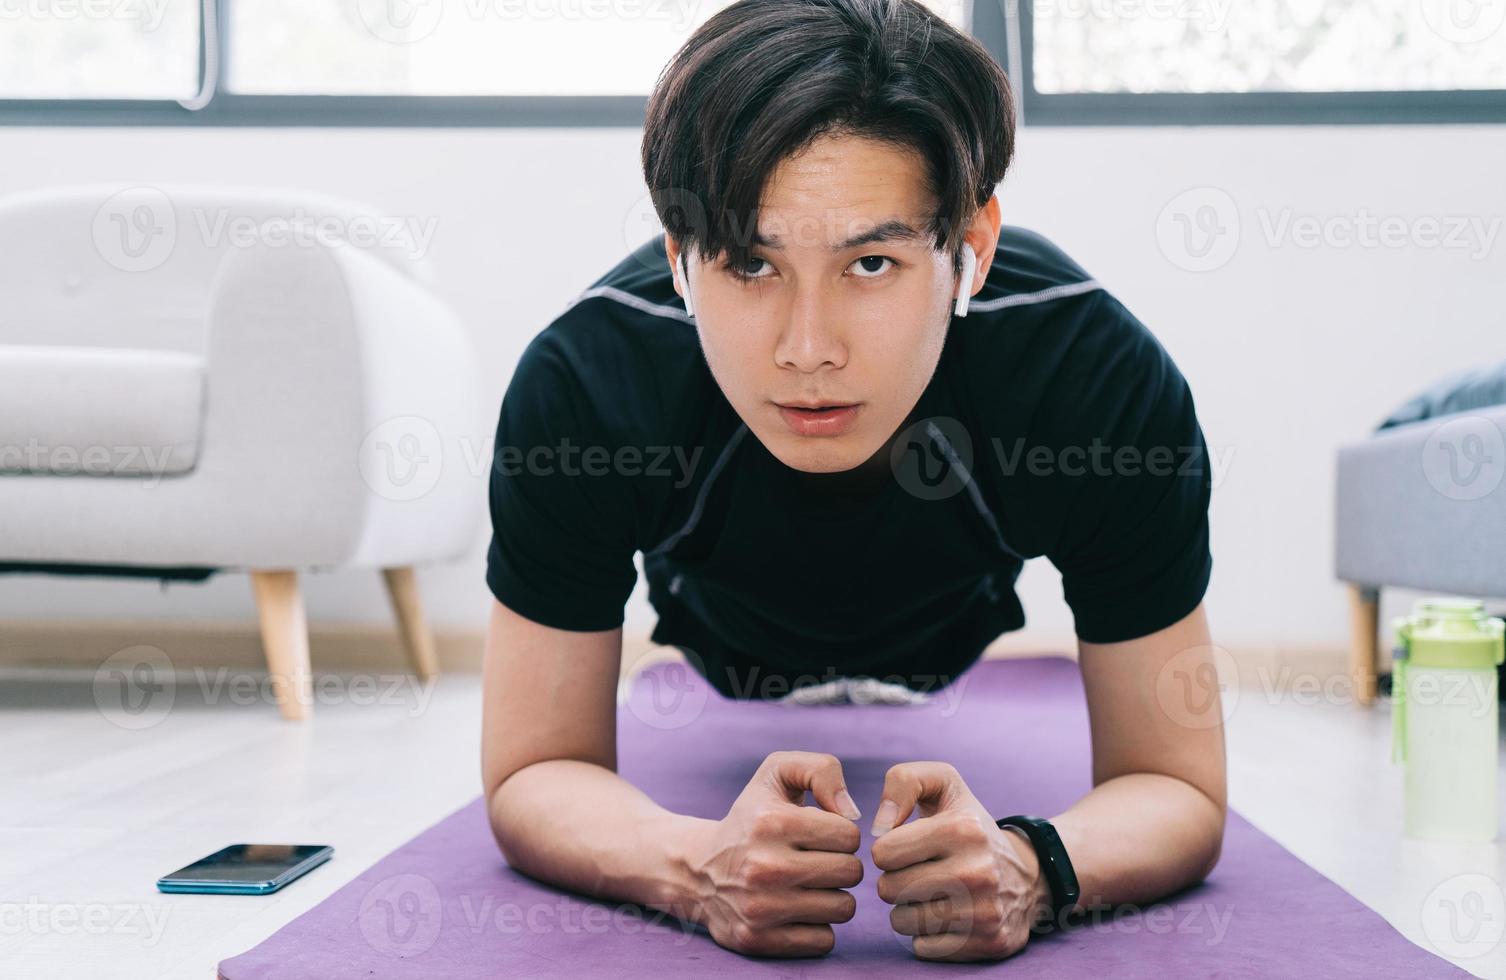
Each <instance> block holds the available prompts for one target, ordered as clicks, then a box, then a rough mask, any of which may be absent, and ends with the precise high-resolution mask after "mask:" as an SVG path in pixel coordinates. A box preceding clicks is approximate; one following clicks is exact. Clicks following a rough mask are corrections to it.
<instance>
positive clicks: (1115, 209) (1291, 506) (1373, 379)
mask: <svg viewBox="0 0 1506 980" xmlns="http://www.w3.org/2000/svg"><path fill="white" fill-rule="evenodd" d="M638 138H639V133H638V131H636V130H626V129H607V130H497V131H470V130H464V131H449V130H433V131H404V130H393V131H371V130H334V131H331V130H255V129H251V130H211V131H193V130H187V129H184V130H178V129H168V130H143V129H99V130H82V129H60V130H40V129H39V130H25V129H0V160H3V161H4V165H3V168H0V193H5V192H10V191H14V190H22V189H29V188H34V187H40V186H44V185H48V184H54V183H62V182H85V181H89V182H93V181H110V182H119V183H120V185H121V186H123V187H124V186H131V185H134V184H143V183H145V184H150V183H153V182H157V181H188V180H202V181H216V180H220V181H227V182H236V183H255V184H272V185H285V186H301V187H308V188H313V189H317V190H321V191H327V192H332V193H337V194H341V195H345V196H348V197H353V198H356V199H362V200H366V201H369V202H370V203H372V204H374V205H376V206H377V207H380V208H382V209H385V210H386V211H387V212H388V213H390V214H394V215H399V216H403V217H408V218H411V219H413V220H416V221H419V222H425V221H428V220H430V219H434V220H435V221H436V222H437V224H436V230H435V234H434V237H433V242H432V247H431V250H430V253H429V254H430V257H431V259H432V261H433V263H434V265H435V266H436V269H437V275H438V278H439V288H440V290H441V292H442V293H443V295H444V296H445V298H446V299H447V300H448V301H449V302H450V303H451V304H453V306H454V307H455V309H456V310H457V311H458V312H459V314H460V316H461V317H462V319H464V320H465V321H466V322H467V323H468V324H469V325H470V327H471V329H472V331H473V333H474V337H475V345H476V348H477V350H478V352H479V355H480V357H481V358H482V361H483V364H484V375H485V377H486V388H485V390H484V391H483V396H484V398H483V402H484V405H485V406H486V414H487V418H485V419H483V420H479V421H480V424H481V425H482V426H483V428H484V430H485V431H488V432H489V431H490V428H491V426H492V425H493V424H494V422H495V412H496V408H497V405H498V402H499V400H500V398H501V394H502V391H503V389H504V387H505V386H506V383H507V379H508V377H509V374H510V372H511V370H512V365H513V363H514V362H515V359H516V357H517V355H518V353H519V352H520V351H521V349H522V347H523V345H524V343H526V341H527V340H528V338H529V337H530V336H532V334H533V333H534V332H536V331H537V330H539V329H540V328H542V327H543V326H544V325H545V324H546V323H547V322H548V321H549V320H550V318H551V317H552V316H554V315H555V314H556V313H557V312H558V311H559V309H560V308H561V306H562V305H563V304H564V303H565V302H566V301H567V300H568V299H569V298H570V297H571V296H572V295H573V294H574V293H575V292H577V291H578V290H579V289H581V288H582V287H584V286H585V285H586V284H587V283H589V282H590V281H591V280H592V279H594V278H596V277H597V276H598V275H600V274H601V273H602V272H603V271H605V270H606V269H607V268H608V267H609V266H610V265H611V264H613V263H614V262H615V261H617V259H618V258H620V256H621V254H622V253H623V251H624V250H625V249H626V248H627V247H629V246H630V245H634V244H637V243H638V242H640V241H642V240H643V239H644V238H646V237H647V236H648V235H649V234H651V233H653V231H654V230H655V226H654V225H653V224H652V223H651V221H650V220H646V218H645V216H646V215H650V214H651V211H650V210H649V209H648V208H647V206H646V202H645V199H644V191H643V185H642V181H641V177H640V174H639V169H638ZM1503 165H1506V128H1502V127H1499V126H1479V127H1436V128H1435V127H1397V128H1370V127H1354V128H1350V127H1334V128H1328V127H1293V128H1284V127H1283V128H1275V127H1249V128H1187V129H1172V128H1154V129H1130V128H1114V127H1110V128H1100V129H1065V130H1063V129H1055V130H1053V129H1038V130H1027V131H1026V132H1024V133H1023V134H1022V137H1021V140H1020V149H1019V158H1018V165H1017V167H1016V169H1015V171H1014V172H1013V173H1012V174H1011V175H1010V177H1009V178H1007V179H1006V181H1005V183H1004V185H1003V187H1002V188H1001V191H1000V198H1001V201H1002V202H1003V205H1004V210H1005V215H1006V220H1007V221H1009V222H1011V223H1019V224H1024V225H1027V226H1029V227H1033V228H1035V229H1037V230H1039V231H1041V232H1043V233H1045V234H1047V235H1048V236H1050V237H1052V238H1054V239H1055V240H1056V241H1057V242H1059V243H1060V244H1061V245H1062V246H1064V247H1065V248H1066V249H1067V250H1068V251H1069V252H1070V253H1071V254H1073V255H1074V256H1075V257H1076V258H1077V259H1078V260H1079V261H1080V262H1081V263H1082V264H1083V265H1084V266H1085V267H1086V268H1087V269H1088V270H1089V271H1090V272H1092V273H1093V274H1095V275H1096V276H1098V277H1099V278H1100V279H1102V280H1103V281H1104V282H1106V283H1107V284H1108V285H1109V287H1110V288H1111V289H1113V290H1114V291H1115V292H1116V293H1117V294H1118V295H1119V296H1120V297H1121V298H1122V299H1123V300H1124V302H1125V303H1126V304H1127V305H1128V306H1129V307H1130V309H1131V310H1133V311H1134V312H1135V313H1136V314H1138V315H1139V316H1140V318H1141V319H1143V320H1144V321H1145V322H1146V323H1147V324H1148V325H1150V327H1151V329H1152V330H1153V331H1154V332H1155V333H1156V334H1157V335H1158V336H1159V337H1160V338H1161V339H1162V341H1163V343H1165V345H1166V346H1167V347H1168V349H1169V350H1170V351H1171V353H1172V354H1173V356H1174V357H1175V358H1176V359H1177V361H1178V362H1179V364H1180V365H1181V367H1182V370H1183V372H1184V373H1185V374H1186V375H1187V376H1188V378H1189V379H1190V381H1191V384H1192V388H1193V392H1194V395H1195V397H1196V398H1197V402H1198V408H1199V413H1200V415H1201V417H1202V419H1203V423H1204V428H1205V430H1206V433H1207V437H1208V440H1209V443H1210V444H1211V445H1212V446H1213V447H1214V448H1215V449H1216V450H1217V451H1218V452H1220V453H1224V454H1229V453H1232V456H1229V457H1227V458H1228V459H1229V460H1230V465H1229V468H1228V471H1227V474H1226V476H1225V477H1224V479H1223V480H1222V482H1221V483H1220V485H1219V486H1218V488H1217V491H1216V493H1215V497H1214V507H1213V517H1212V519H1213V534H1214V557H1215V562H1216V569H1215V574H1214V584H1213V589H1212V593H1211V596H1210V600H1209V601H1210V608H1211V610H1212V613H1213V616H1214V624H1215V630H1216V632H1217V634H1218V636H1219V638H1220V640H1222V641H1223V642H1227V643H1231V644H1233V643H1240V644H1280V645H1294V646H1305V645H1310V644H1324V643H1338V642H1340V641H1341V640H1342V637H1343V632H1344V624H1345V620H1344V607H1343V600H1342V593H1341V591H1340V590H1339V588H1338V587H1337V586H1336V585H1335V584H1334V582H1333V581H1332V575H1331V571H1330V569H1331V566H1332V561H1331V557H1330V555H1331V541H1332V526H1333V520H1332V514H1331V511H1332V501H1331V498H1332V470H1333V456H1334V448H1335V446H1337V445H1338V444H1339V443H1341V442H1343V441H1345V440H1348V439H1352V438H1355V437H1357V436H1360V435H1361V434H1363V433H1364V432H1366V431H1367V430H1368V429H1369V428H1371V427H1373V425H1374V424H1375V423H1376V422H1377V421H1378V420H1379V419H1381V418H1382V417H1383V416H1384V415H1385V414H1386V413H1387V412H1388V411H1389V410H1390V409H1391V407H1392V406H1393V405H1394V404H1395V403H1397V402H1399V401H1400V400H1402V399H1403V398H1404V397H1406V396H1408V395H1410V394H1412V393H1413V392H1414V391H1415V390H1416V389H1418V388H1420V387H1421V386H1422V385H1423V384H1425V383H1426V382H1428V381H1430V380H1431V379H1433V378H1434V377H1435V376H1437V375H1439V374H1441V373H1444V372H1447V371H1450V370H1453V369H1457V368H1460V367H1464V366H1467V365H1470V364H1472V363H1476V362H1480V361H1484V360H1498V359H1500V358H1502V357H1506V288H1503V287H1506V243H1503V242H1501V241H1499V240H1495V241H1494V242H1493V243H1492V247H1490V248H1489V249H1488V251H1486V250H1484V249H1483V247H1482V243H1481V241H1480V240H1476V241H1475V242H1474V245H1473V247H1472V248H1456V247H1443V246H1441V245H1430V244H1429V243H1428V241H1427V240H1426V239H1425V238H1424V239H1423V240H1421V241H1417V242H1414V243H1413V244H1411V245H1407V246H1405V247H1390V246H1387V245H1375V246H1371V247H1366V246H1363V245H1360V244H1357V243H1351V244H1347V245H1346V244H1329V245H1324V244H1317V245H1313V244H1311V243H1306V244H1304V243H1301V242H1299V241H1296V240H1294V239H1292V238H1290V237H1288V238H1286V239H1279V238H1278V237H1277V236H1276V234H1275V233H1273V232H1272V231H1270V230H1268V227H1267V226H1270V228H1271V229H1274V230H1275V232H1279V231H1280V230H1281V228H1282V227H1283V225H1282V219H1283V214H1284V213H1285V215H1286V217H1287V218H1288V219H1289V220H1290V221H1299V219H1303V218H1305V219H1307V220H1309V221H1311V220H1312V219H1323V220H1327V219H1333V218H1337V219H1339V221H1340V222H1341V224H1343V225H1344V226H1345V227H1349V226H1353V225H1354V224H1355V222H1356V221H1357V220H1359V219H1362V218H1363V217H1364V216H1365V215H1367V214H1368V215H1370V216H1372V217H1373V218H1375V219H1377V220H1378V219H1381V218H1392V219H1403V220H1404V221H1406V222H1408V223H1409V224H1408V225H1407V228H1409V229H1410V230H1411V232H1415V233H1416V235H1421V236H1426V235H1427V233H1428V232H1429V230H1430V226H1429V224H1428V222H1429V221H1439V222H1443V223H1444V224H1445V225H1447V224H1448V223H1449V222H1450V221H1451V220H1452V219H1455V218H1458V217H1462V218H1466V219H1470V218H1472V219H1474V220H1475V221H1476V222H1480V223H1483V224H1484V225H1485V226H1487V228H1489V227H1491V226H1493V227H1494V228H1495V230H1497V231H1501V230H1502V229H1501V228H1500V225H1499V224H1498V223H1499V222H1500V221H1501V219H1502V216H1503V215H1506V180H1503V179H1502V173H1503ZM1198 188H1211V189H1213V190H1201V191H1197V193H1196V194H1194V195H1192V196H1191V197H1186V198H1182V199H1181V200H1180V201H1179V202H1178V203H1177V204H1176V205H1175V207H1173V208H1172V209H1171V211H1167V210H1166V209H1167V205H1168V203H1169V202H1172V201H1173V199H1177V198H1178V197H1179V195H1182V194H1183V193H1184V192H1187V191H1189V190H1195V189H1198ZM1222 195H1227V196H1222ZM1201 206H1209V207H1213V208H1215V210H1214V211H1211V212H1210V211H1205V212H1204V213H1205V214H1216V213H1217V209H1218V208H1222V209H1223V215H1222V218H1221V220H1222V222H1223V224H1222V227H1224V228H1226V229H1232V227H1233V225H1232V223H1231V222H1232V221H1233V220H1234V219H1236V218H1237V220H1238V222H1239V224H1240V231H1239V233H1238V235H1237V237H1235V238H1227V237H1225V238H1223V239H1221V240H1222V241H1224V242H1226V251H1227V243H1237V248H1236V249H1235V251H1234V252H1233V254H1232V255H1231V256H1229V257H1228V258H1227V261H1226V262H1225V263H1224V264H1222V265H1221V266H1220V267H1219V268H1216V269H1213V270H1211V271H1203V272H1195V271H1187V270H1186V269H1185V268H1182V267H1179V265H1178V261H1180V262H1181V263H1182V264H1183V265H1186V264H1188V262H1189V261H1190V260H1189V254H1190V253H1187V252H1185V251H1181V250H1180V246H1179V245H1178V244H1177V243H1178V241H1179V240H1180V239H1178V238H1176V237H1175V236H1176V234H1177V232H1178V228H1179V226H1178V225H1176V224H1175V220H1176V219H1175V215H1174V213H1173V212H1175V211H1182V212H1184V213H1187V214H1191V215H1193V217H1194V218H1195V217H1196V212H1197V209H1198V208H1199V207H1201ZM1163 212H1165V213H1163ZM1158 224H1159V226H1160V227H1161V228H1162V230H1163V232H1167V233H1168V234H1170V235H1171V237H1163V238H1162V239H1159V240H1158V234H1157V229H1158ZM1291 227H1293V228H1295V227H1298V225H1291ZM1377 231H1378V229H1377ZM1414 237H1415V236H1414ZM1482 251H1484V252H1485V254H1483V256H1482V255H1481V254H1480V253H1481V252H1482ZM1214 257H1215V258H1218V257H1220V253H1214ZM0 259H3V257H0ZM1174 260H1175V261H1174ZM0 301H3V298H0ZM481 492H482V495H483V496H484V491H481ZM485 546H486V539H485V536H484V535H483V536H481V537H478V539H477V541H476V545H475V549H474V552H473V554H472V555H471V556H470V558H469V559H468V560H467V561H466V562H465V563H463V564H462V565H459V566H455V567H450V568H434V569H428V570H425V571H424V573H423V576H422V578H423V584H424V587H425V591H426V597H427V601H428V605H429V608H430V610H431V616H432V618H433V619H434V621H435V622H436V623H437V624H438V625H441V626H447V627H461V628H472V627H473V628H477V629H479V628H481V627H482V626H483V624H484V622H485V613H486V609H487V603H488V593H487V591H486V589H485V585H484V583H483V580H482V570H483V564H484V561H483V555H484V550H485ZM1023 591H1024V599H1025V604H1026V608H1027V611H1028V612H1029V614H1030V616H1031V625H1030V627H1029V629H1031V630H1032V631H1037V635H1039V636H1041V637H1042V642H1043V643H1045V644H1047V645H1049V644H1050V643H1051V642H1053V641H1054V640H1055V639H1056V638H1058V637H1062V636H1066V635H1068V634H1069V631H1070V617H1069V616H1068V614H1067V611H1066V609H1065V606H1063V605H1062V603H1061V598H1060V587H1059V583H1058V581H1057V580H1056V578H1055V576H1054V575H1053V574H1052V572H1051V570H1050V568H1049V567H1048V566H1045V565H1044V564H1042V563H1036V565H1034V566H1032V567H1031V569H1030V570H1028V571H1027V573H1026V576H1025V579H1024V585H1023ZM306 594H307V601H308V605H309V613H310V616H311V618H313V619H315V620H330V621H357V620H369V621H380V622H385V621H386V620H387V618H388V612H387V609H386V607H385V601H384V597H383V595H382V593H381V588H380V583H379V581H378V579H377V577H375V576H373V575H368V574H355V573H351V574H327V575H318V576H312V577H310V578H309V579H308V580H307V582H306ZM253 615H254V613H253V607H252V604H251V599H250V595H249V587H248V585H247V583H246V581H245V580H244V578H242V577H240V576H233V575H230V576H222V577H218V578H216V579H212V580H211V581H210V582H209V583H207V584H205V585H177V586H171V587H169V588H167V589H165V590H163V589H159V587H158V586H157V585H156V584H155V583H146V582H129V581H111V580H99V579H85V580H73V579H65V578H56V577H15V576H0V619H4V618H10V617H26V618H40V617H58V618H75V619H83V618H101V619H119V618H138V617H139V618H145V619H155V618H167V619H182V620H203V619H220V618H232V619H239V620H247V621H249V620H250V619H251V618H252V617H253ZM630 623H632V624H633V625H634V626H636V627H638V628H640V629H646V628H647V626H648V625H649V624H651V623H652V611H651V610H649V609H648V607H647V605H646V603H644V602H643V599H642V584H641V583H640V589H639V595H638V596H636V597H635V599H634V604H633V607H632V609H631V612H630Z"/></svg>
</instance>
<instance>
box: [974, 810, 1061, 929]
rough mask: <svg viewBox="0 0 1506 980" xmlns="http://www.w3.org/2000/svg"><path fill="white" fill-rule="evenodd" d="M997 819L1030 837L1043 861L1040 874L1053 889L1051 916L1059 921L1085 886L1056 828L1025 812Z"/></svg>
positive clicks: (1004, 826)
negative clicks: (1078, 878)
mask: <svg viewBox="0 0 1506 980" xmlns="http://www.w3.org/2000/svg"><path fill="white" fill-rule="evenodd" d="M995 822H996V823H997V824H998V825H999V826H1000V827H1001V828H1007V827H1016V828H1018V829H1019V830H1020V831H1022V832H1023V833H1024V834H1025V836H1026V837H1027V838H1029V840H1030V846H1031V847H1033V848H1035V856H1036V859H1037V860H1039V861H1040V864H1041V876H1042V877H1044V878H1045V879H1046V884H1047V886H1048V887H1050V889H1051V905H1052V908H1051V912H1052V917H1053V918H1054V919H1055V920H1056V921H1057V922H1060V921H1061V916H1062V913H1063V912H1064V911H1065V910H1067V909H1070V908H1071V907H1072V906H1074V905H1076V904H1077V900H1078V899H1079V898H1080V897H1082V889H1080V888H1079V887H1078V886H1077V872H1075V871H1073V870H1072V859H1071V858H1069V857H1067V848H1066V847H1065V846H1064V845H1063V844H1062V839H1061V837H1060V836H1059V835H1058V834H1057V833H1056V828H1055V827H1053V826H1051V823H1050V822H1049V821H1046V820H1042V819H1041V818H1040V817H1027V816H1023V815H1016V816H1013V817H1004V818H1003V819H1002V820H997V821H995Z"/></svg>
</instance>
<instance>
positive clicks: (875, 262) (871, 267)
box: [852, 255, 894, 279]
mask: <svg viewBox="0 0 1506 980" xmlns="http://www.w3.org/2000/svg"><path fill="white" fill-rule="evenodd" d="M882 262H887V263H889V265H888V266H879V263H882ZM893 265H894V260H893V259H891V258H889V256H887V255H865V256H863V257H862V258H860V259H858V260H857V261H856V262H854V263H853V264H852V268H854V269H858V270H860V271H859V272H858V274H857V275H858V278H859V279H878V278H880V277H882V276H883V274H884V273H886V272H888V271H889V268H890V266H893ZM875 266H879V267H878V268H875Z"/></svg>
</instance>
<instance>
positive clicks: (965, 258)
mask: <svg viewBox="0 0 1506 980" xmlns="http://www.w3.org/2000/svg"><path fill="white" fill-rule="evenodd" d="M977 274H978V253H977V252H974V251H973V250H972V248H970V247H968V246H963V249H962V278H961V279H959V280H958V281H957V307H956V309H957V315H958V316H967V301H968V300H970V299H972V293H973V276H975V275H977Z"/></svg>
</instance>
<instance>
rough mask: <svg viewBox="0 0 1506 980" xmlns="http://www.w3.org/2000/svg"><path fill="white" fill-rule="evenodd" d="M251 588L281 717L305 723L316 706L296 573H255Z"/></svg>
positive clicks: (306, 621)
mask: <svg viewBox="0 0 1506 980" xmlns="http://www.w3.org/2000/svg"><path fill="white" fill-rule="evenodd" d="M251 588H252V591H253V592H255V594H256V609H257V612H258V614H259V615H260V617H261V643H262V648H263V649H264V650H265V651H266V654H267V670H268V672H269V673H270V674H271V676H272V691H273V693H274V694H275V695H276V697H277V706H278V708H279V710H281V711H282V716H283V717H284V718H287V719H288V720H290V721H302V720H304V719H305V718H307V717H308V716H309V712H310V711H311V710H312V707H313V702H314V699H313V696H312V690H311V688H312V682H311V680H310V671H309V628H308V619H307V617H306V616H305V615H304V611H303V596H302V594H300V593H299V591H298V573H297V572H295V571H281V570H279V571H253V572H252V573H251Z"/></svg>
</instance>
